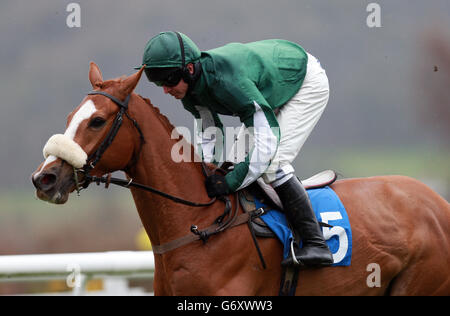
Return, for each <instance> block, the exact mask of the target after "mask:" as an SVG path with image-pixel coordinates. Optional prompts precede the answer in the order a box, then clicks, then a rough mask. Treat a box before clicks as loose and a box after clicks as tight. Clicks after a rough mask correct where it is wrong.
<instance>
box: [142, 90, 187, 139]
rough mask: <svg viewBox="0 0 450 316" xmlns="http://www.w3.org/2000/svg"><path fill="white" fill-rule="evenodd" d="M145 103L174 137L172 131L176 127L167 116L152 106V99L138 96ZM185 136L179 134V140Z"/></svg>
mask: <svg viewBox="0 0 450 316" xmlns="http://www.w3.org/2000/svg"><path fill="white" fill-rule="evenodd" d="M137 95H138V96H139V97H140V98H141V99H142V100H144V102H145V103H147V105H148V106H149V107H150V108H151V109H152V110H153V111H154V112H155V113H156V117H157V118H158V119H159V120H160V121H161V123H162V124H163V126H164V128H165V129H166V130H167V133H168V134H169V135H172V131H173V130H174V129H175V126H174V125H173V124H172V123H171V122H170V121H169V119H168V118H167V116H165V115H164V114H162V113H161V111H160V109H159V108H158V107H156V106H154V105H153V104H152V102H151V101H150V99H148V98H144V97H143V96H142V95H140V94H137ZM182 137H183V135H181V134H179V139H181V138H182Z"/></svg>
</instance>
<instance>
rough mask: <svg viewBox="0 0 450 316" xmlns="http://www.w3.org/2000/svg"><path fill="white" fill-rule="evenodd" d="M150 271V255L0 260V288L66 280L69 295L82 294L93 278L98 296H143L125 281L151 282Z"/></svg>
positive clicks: (100, 254)
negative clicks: (100, 284) (100, 283)
mask: <svg viewBox="0 0 450 316" xmlns="http://www.w3.org/2000/svg"><path fill="white" fill-rule="evenodd" d="M154 271H155V261H154V257H153V252H152V251H111V252H92V253H68V254H43V255H11V256H9V255H8V256H0V286H1V283H2V282H13V281H14V282H17V281H42V280H53V279H60V280H66V284H67V286H68V287H69V288H72V289H73V292H72V294H73V295H83V294H86V292H85V286H86V283H87V280H89V279H94V278H95V279H99V278H101V279H103V280H104V282H103V288H104V291H103V292H102V293H99V294H111V295H114V294H118V295H127V294H144V293H143V292H142V291H141V292H138V293H137V292H135V293H132V291H130V289H129V288H128V279H132V278H140V279H141V278H145V279H151V278H153V274H154ZM149 282H151V281H150V280H149ZM145 294H149V293H145Z"/></svg>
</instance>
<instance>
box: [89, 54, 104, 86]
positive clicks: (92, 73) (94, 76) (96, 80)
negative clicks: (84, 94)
mask: <svg viewBox="0 0 450 316" xmlns="http://www.w3.org/2000/svg"><path fill="white" fill-rule="evenodd" d="M89 80H90V81H91V85H92V88H94V89H95V88H99V87H100V86H101V85H102V83H103V76H102V72H101V71H100V68H98V66H97V65H96V64H95V63H94V62H93V61H91V62H90V64H89Z"/></svg>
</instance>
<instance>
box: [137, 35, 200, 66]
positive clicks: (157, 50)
mask: <svg viewBox="0 0 450 316" xmlns="http://www.w3.org/2000/svg"><path fill="white" fill-rule="evenodd" d="M179 34H180V36H181V39H182V41H183V45H184V58H185V65H187V64H188V63H195V62H196V61H198V59H199V58H200V55H201V52H200V49H199V48H198V47H197V45H195V43H194V42H193V41H192V40H191V39H190V38H189V37H187V36H186V35H184V34H183V33H179ZM181 54H182V53H181V46H180V42H179V40H178V37H177V34H176V33H175V32H161V33H159V34H158V35H156V36H155V37H153V38H151V39H150V40H149V41H148V42H147V45H146V46H145V50H144V56H143V58H142V65H146V67H145V68H160V67H182V55H181ZM141 67H142V66H139V67H136V69H140V68H141Z"/></svg>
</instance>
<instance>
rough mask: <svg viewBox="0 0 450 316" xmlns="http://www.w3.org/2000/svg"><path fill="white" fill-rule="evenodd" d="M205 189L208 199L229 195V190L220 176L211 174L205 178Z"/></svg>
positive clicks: (223, 178)
mask: <svg viewBox="0 0 450 316" xmlns="http://www.w3.org/2000/svg"><path fill="white" fill-rule="evenodd" d="M205 187H206V192H207V193H208V196H209V197H210V198H213V197H216V196H222V195H227V194H228V193H229V188H228V184H227V182H226V181H225V177H224V176H222V175H220V174H213V175H211V176H208V177H206V180H205Z"/></svg>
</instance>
